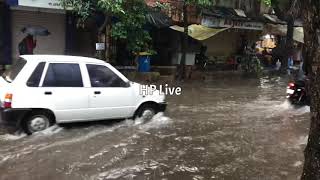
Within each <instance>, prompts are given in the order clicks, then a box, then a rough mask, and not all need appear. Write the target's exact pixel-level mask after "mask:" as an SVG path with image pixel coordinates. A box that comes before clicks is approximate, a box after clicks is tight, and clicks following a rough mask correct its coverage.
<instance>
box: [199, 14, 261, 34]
mask: <svg viewBox="0 0 320 180" xmlns="http://www.w3.org/2000/svg"><path fill="white" fill-rule="evenodd" d="M201 25H203V26H207V27H223V28H236V29H249V30H261V31H262V30H263V23H261V22H249V21H235V20H231V19H222V18H214V17H203V19H202V21H201Z"/></svg>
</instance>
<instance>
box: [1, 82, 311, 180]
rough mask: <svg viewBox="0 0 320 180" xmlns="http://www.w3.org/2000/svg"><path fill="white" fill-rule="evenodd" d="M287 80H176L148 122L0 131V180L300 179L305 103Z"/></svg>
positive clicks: (303, 144)
mask: <svg viewBox="0 0 320 180" xmlns="http://www.w3.org/2000/svg"><path fill="white" fill-rule="evenodd" d="M286 84H287V82H286V79H283V78H279V77H265V78H261V79H260V80H256V79H244V78H241V77H230V78H228V77H224V78H219V79H214V78H212V79H210V80H207V81H205V82H194V83H185V84H183V85H182V88H183V89H182V95H181V96H171V97H168V102H169V106H168V111H167V112H166V113H165V114H162V113H159V114H157V115H156V117H154V118H153V119H152V120H151V121H148V122H144V121H142V120H141V119H136V120H130V119H128V120H123V121H112V122H97V123H84V124H74V125H71V126H63V127H60V126H53V127H51V128H50V129H48V130H46V131H44V132H41V133H37V134H34V135H32V136H26V135H25V134H23V133H21V132H17V133H16V134H8V133H7V132H6V131H5V130H3V128H0V134H1V135H0V179H24V180H25V179H32V180H33V179H68V180H69V179H71V180H73V179H75V180H78V179H94V180H96V179H195V180H201V179H237V180H241V179H252V180H255V179H257V180H264V179H266V180H269V179H272V180H277V179H290V180H291V179H299V176H300V173H301V168H302V165H303V148H304V146H305V144H306V141H307V132H308V126H309V111H310V108H309V107H300V108H295V107H292V106H291V105H290V104H289V103H288V102H287V101H286V100H285V88H286ZM1 132H2V133H1Z"/></svg>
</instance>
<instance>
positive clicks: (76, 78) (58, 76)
mask: <svg viewBox="0 0 320 180" xmlns="http://www.w3.org/2000/svg"><path fill="white" fill-rule="evenodd" d="M42 86H43V87H83V82H82V76H81V71H80V66H79V64H72V63H50V64H49V67H48V70H47V73H46V76H45V79H44V82H43V85H42Z"/></svg>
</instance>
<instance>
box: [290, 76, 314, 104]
mask: <svg viewBox="0 0 320 180" xmlns="http://www.w3.org/2000/svg"><path fill="white" fill-rule="evenodd" d="M287 99H288V100H289V102H290V103H291V104H293V105H299V106H304V105H310V100H309V96H308V95H307V93H306V89H305V83H304V81H296V82H291V83H289V84H288V86H287Z"/></svg>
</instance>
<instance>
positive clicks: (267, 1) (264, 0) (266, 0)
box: [262, 0, 272, 6]
mask: <svg viewBox="0 0 320 180" xmlns="http://www.w3.org/2000/svg"><path fill="white" fill-rule="evenodd" d="M262 1H263V2H264V3H265V4H266V5H268V6H271V3H272V2H271V0H262Z"/></svg>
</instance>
